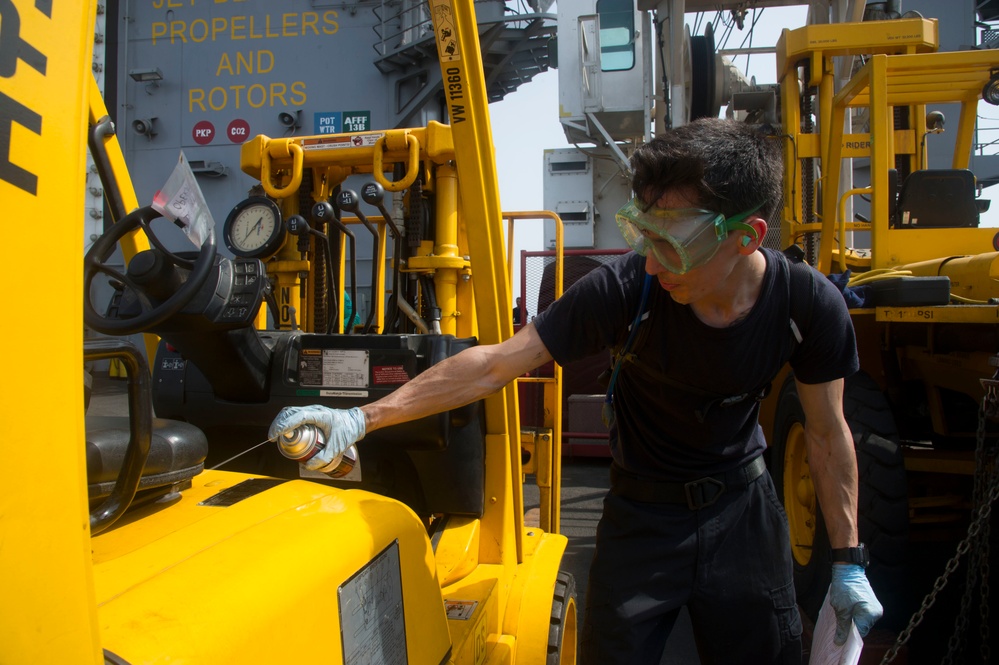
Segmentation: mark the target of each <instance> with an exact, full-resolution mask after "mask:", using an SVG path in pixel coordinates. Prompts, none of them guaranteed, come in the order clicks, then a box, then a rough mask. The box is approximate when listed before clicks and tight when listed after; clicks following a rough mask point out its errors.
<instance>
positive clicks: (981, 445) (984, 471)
mask: <svg viewBox="0 0 999 665" xmlns="http://www.w3.org/2000/svg"><path fill="white" fill-rule="evenodd" d="M982 385H983V386H984V387H985V395H984V396H983V397H982V407H981V410H980V411H979V415H978V433H977V441H976V447H975V462H976V469H975V490H974V496H975V498H976V499H979V498H980V499H981V500H980V501H976V502H975V504H974V505H975V506H977V511H976V514H975V515H974V518H973V519H972V521H971V523H970V524H969V525H968V533H967V535H966V536H965V537H964V539H963V540H962V541H961V542H960V543H958V545H957V551H956V552H955V553H954V556H953V557H951V558H950V560H949V561H947V564H946V565H945V566H944V572H943V573H941V574H940V576H939V577H938V578H937V579H936V581H935V582H934V583H933V589H932V590H931V591H930V592H929V593H928V594H926V597H925V598H923V602H922V604H921V605H920V607H919V609H918V610H916V612H915V613H913V615H912V618H911V619H909V625H907V626H906V627H905V629H903V630H902V632H901V633H899V635H898V639H896V640H895V644H893V645H892V646H891V648H890V649H889V650H888V651H887V652H886V653H885V655H884V658H882V659H881V665H887V664H888V663H890V662H892V661H893V660H895V657H896V656H897V655H898V651H899V649H901V648H902V646H904V645H905V644H906V642H908V641H909V638H910V637H912V631H913V630H914V629H915V628H916V626H918V625H919V624H920V623H922V621H923V619H924V618H925V616H926V612H927V611H928V610H929V609H930V608H931V607H933V604H934V603H935V602H936V600H937V595H938V594H939V593H940V591H942V590H943V588H944V587H946V586H947V582H948V580H949V578H950V576H951V575H952V574H953V573H954V571H955V570H957V566H958V564H959V563H960V561H961V557H963V556H964V555H965V554H967V553H968V552H969V551H970V550H971V548H972V546H973V545H974V546H975V554H974V555H973V557H972V560H971V563H972V564H974V563H979V564H980V565H978V566H974V565H970V566H969V571H968V581H969V584H968V588H966V589H965V596H966V597H967V605H968V608H970V596H968V591H969V589H971V588H972V587H973V586H974V585H973V584H971V581H972V579H973V577H974V573H972V570H977V571H978V572H981V573H982V574H983V575H984V576H985V577H984V578H983V580H982V583H981V594H982V598H981V603H982V607H984V608H987V606H988V598H989V595H988V591H989V587H988V577H987V575H988V572H989V566H988V545H987V542H988V534H989V517H990V516H991V514H992V504H993V503H995V502H996V500H997V499H999V469H997V465H996V464H995V459H993V460H992V464H991V466H990V465H989V464H988V461H989V460H988V456H987V454H986V452H985V422H986V420H987V419H995V418H996V417H997V416H999V395H997V390H996V389H997V387H999V381H996V380H982ZM989 456H991V457H995V455H994V454H991V455H989ZM989 469H990V473H991V478H989V471H988V470H989ZM982 535H984V537H981V536H982ZM983 540H984V541H985V542H986V545H985V546H984V547H982V545H981V543H982V541H983ZM983 551H984V553H985V563H984V564H981V562H980V560H979V557H980V556H981V555H982V552H983ZM965 605H966V601H965V597H962V599H961V612H960V614H959V615H958V617H957V619H956V621H955V632H954V635H952V636H951V639H950V642H949V643H948V653H947V660H946V661H944V662H949V659H950V658H951V657H952V655H953V654H954V653H955V652H959V650H960V649H959V642H956V641H955V640H956V639H957V637H958V631H959V630H960V631H961V633H962V634H963V632H964V631H965V630H966V628H967V622H968V614H969V612H968V611H966V607H965ZM982 618H983V621H982V626H981V635H982V648H981V652H982V656H983V662H986V663H987V662H989V660H988V659H989V657H990V649H989V646H988V637H989V627H988V621H987V619H988V614H987V609H986V610H984V613H983V615H982Z"/></svg>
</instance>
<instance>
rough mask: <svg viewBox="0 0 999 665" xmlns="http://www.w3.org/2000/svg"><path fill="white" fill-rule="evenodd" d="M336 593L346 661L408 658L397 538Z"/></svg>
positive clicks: (361, 664)
mask: <svg viewBox="0 0 999 665" xmlns="http://www.w3.org/2000/svg"><path fill="white" fill-rule="evenodd" d="M337 596H338V599H339V602H340V635H341V636H342V639H343V662H344V665H368V664H369V663H370V664H371V665H379V664H380V663H400V664H401V665H405V664H406V663H408V662H409V661H408V660H407V657H406V621H405V617H404V615H403V606H402V571H401V569H400V567H399V541H398V540H395V541H393V542H392V544H391V545H389V546H388V547H386V548H385V549H384V550H382V552H381V553H380V554H379V555H378V556H376V557H375V558H374V559H372V560H371V561H370V562H368V564H367V565H366V566H364V567H363V568H361V570H359V571H357V573H355V574H354V576H353V577H351V578H350V579H349V580H347V581H346V582H344V583H343V584H342V585H341V586H340V587H339V588H338V589H337Z"/></svg>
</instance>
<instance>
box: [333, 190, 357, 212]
mask: <svg viewBox="0 0 999 665" xmlns="http://www.w3.org/2000/svg"><path fill="white" fill-rule="evenodd" d="M336 204H337V206H338V207H339V208H340V210H346V211H347V212H354V213H356V212H357V210H358V208H359V207H360V205H359V204H360V201H359V200H358V198H357V192H355V191H353V190H351V189H341V190H340V193H339V194H337V195H336Z"/></svg>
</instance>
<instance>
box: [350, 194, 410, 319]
mask: <svg viewBox="0 0 999 665" xmlns="http://www.w3.org/2000/svg"><path fill="white" fill-rule="evenodd" d="M361 198H362V199H364V202H365V203H367V204H368V205H372V206H375V207H376V208H378V211H379V212H380V213H381V214H382V217H383V218H384V219H385V223H386V224H388V227H389V230H390V231H391V235H392V238H393V239H394V241H395V242H394V243H393V244H392V257H393V259H394V261H393V263H394V264H395V266H394V268H395V269H394V271H393V273H392V299H394V300H395V303H396V305H395V307H393V308H392V320H391V321H390V322H386V326H385V327H386V329H387V330H392V329H393V328H394V326H395V322H396V320H397V312H398V310H399V309H402V310H403V311H404V312H406V315H407V316H409V317H410V318H412V316H411V315H410V314H409V311H408V310H407V309H406V305H408V304H409V303H407V302H406V300H405V298H404V297H403V289H402V272H401V270H400V268H401V267H402V266H403V265H405V258H404V257H403V254H402V251H403V250H402V233H401V232H400V230H399V227H398V226H396V224H395V220H394V219H392V214H391V213H390V212H389V211H388V210H387V209H386V208H385V203H384V201H385V188H384V187H382V186H381V185H380V184H379V183H377V182H369V183H368V184H366V185H364V186H363V187H361ZM409 309H412V307H409ZM413 311H414V313H415V310H413Z"/></svg>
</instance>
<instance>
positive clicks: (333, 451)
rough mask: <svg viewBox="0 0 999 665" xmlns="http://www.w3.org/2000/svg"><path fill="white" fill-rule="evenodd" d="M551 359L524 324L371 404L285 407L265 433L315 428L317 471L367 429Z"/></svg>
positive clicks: (466, 395) (462, 401)
mask: <svg viewBox="0 0 999 665" xmlns="http://www.w3.org/2000/svg"><path fill="white" fill-rule="evenodd" d="M551 359H552V356H551V354H550V353H548V349H547V348H546V347H545V345H544V343H543V342H542V341H541V337H540V336H539V335H538V331H537V330H536V329H535V328H534V324H529V325H526V326H524V327H523V328H521V330H520V332H518V333H517V334H516V335H514V336H513V337H511V338H510V339H508V340H506V341H504V342H501V343H499V344H490V345H484V346H473V347H470V348H468V349H465V350H464V351H462V352H461V353H458V354H457V355H455V356H452V357H450V358H447V359H445V360H443V361H441V362H439V363H437V364H436V365H434V366H433V367H431V368H429V369H428V370H427V371H425V372H423V373H422V374H419V375H417V376H416V377H414V378H413V379H412V380H410V381H408V382H407V383H405V384H403V385H402V386H400V387H399V388H398V389H397V390H395V391H393V392H392V393H390V394H388V395H386V396H385V397H383V398H381V399H380V400H378V401H375V402H372V403H371V404H365V405H364V406H361V407H354V408H352V409H331V408H329V407H326V406H322V405H319V404H315V405H311V406H289V407H285V408H284V409H282V410H281V412H280V413H279V414H278V415H277V417H276V418H275V419H274V422H272V423H271V427H270V431H269V434H268V436H269V438H270V439H271V440H272V441H276V440H277V438H278V437H279V436H281V435H282V434H285V433H287V432H291V431H292V430H295V429H297V428H299V427H301V426H302V425H314V426H316V427H318V428H319V429H320V430H322V432H323V435H324V436H325V439H326V448H325V449H324V450H322V451H321V452H320V453H319V454H317V455H315V456H314V457H312V458H311V459H310V460H309V461H308V462H307V463H306V467H307V468H310V469H311V468H317V469H318V468H321V467H323V466H325V465H326V464H328V463H329V462H330V461H331V460H333V459H334V458H335V457H336V456H338V455H340V454H341V453H343V451H345V450H346V449H347V448H349V447H350V446H352V445H353V444H355V443H356V442H358V441H360V440H361V439H363V438H364V435H365V434H367V433H368V432H373V431H374V430H376V429H381V428H383V427H388V426H390V425H396V424H399V423H404V422H407V421H409V420H415V419H417V418H422V417H423V416H429V415H433V414H435V413H441V412H442V411H448V410H450V409H456V408H458V407H460V406H464V405H466V404H470V403H472V402H475V401H477V400H480V399H482V398H483V397H486V396H487V395H491V394H492V393H494V392H496V391H497V390H499V389H500V388H502V387H503V386H505V385H506V384H508V383H510V381H512V380H513V379H515V378H517V377H518V376H521V375H522V374H524V373H525V372H528V371H530V370H532V369H534V368H535V367H538V366H539V365H543V364H544V363H546V362H548V361H550V360H551Z"/></svg>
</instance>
